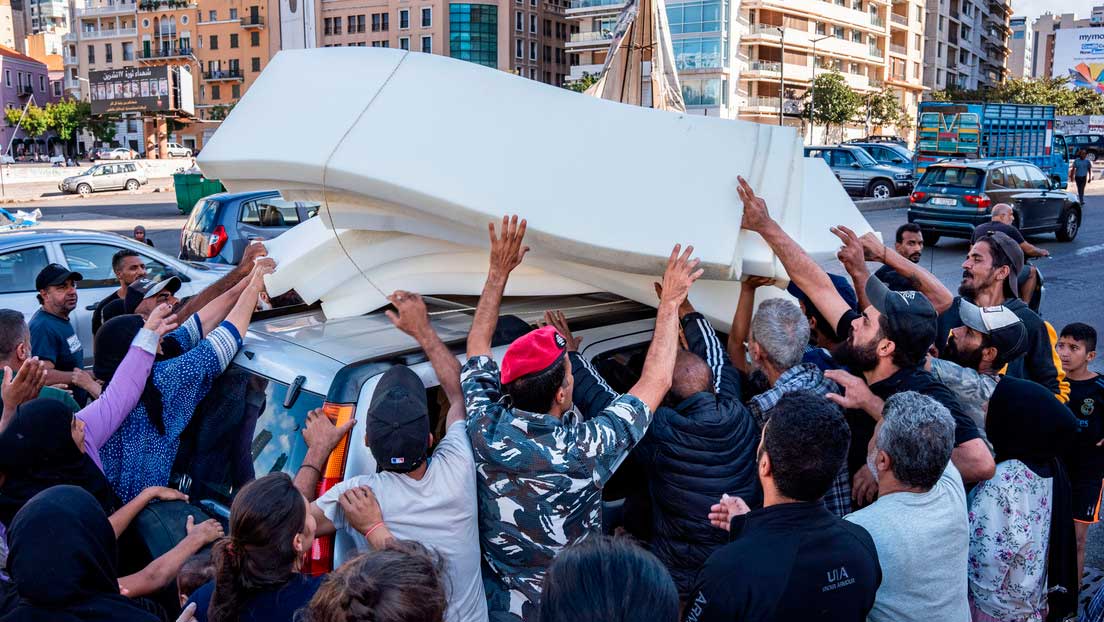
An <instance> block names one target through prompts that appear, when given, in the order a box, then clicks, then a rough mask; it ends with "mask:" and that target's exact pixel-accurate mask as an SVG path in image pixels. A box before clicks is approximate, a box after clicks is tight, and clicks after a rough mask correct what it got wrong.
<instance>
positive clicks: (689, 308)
mask: <svg viewBox="0 0 1104 622" xmlns="http://www.w3.org/2000/svg"><path fill="white" fill-rule="evenodd" d="M652 287H655V293H656V298H659V299H660V300H663V286H662V285H660V284H659V283H656V282H655V281H652ZM693 312H694V305H693V304H691V302H690V297H689V296H687V297H686V298H683V300H682V304H680V305H679V319H680V320H681V319H682V318H684V317H686V316H687V315H688V314H690V313H693ZM679 333H680V337H681V333H682V328H681V327H680V328H679Z"/></svg>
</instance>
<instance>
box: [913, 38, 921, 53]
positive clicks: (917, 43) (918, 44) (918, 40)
mask: <svg viewBox="0 0 1104 622" xmlns="http://www.w3.org/2000/svg"><path fill="white" fill-rule="evenodd" d="M913 47H915V48H916V49H917V50H919V49H920V35H916V45H914V46H913Z"/></svg>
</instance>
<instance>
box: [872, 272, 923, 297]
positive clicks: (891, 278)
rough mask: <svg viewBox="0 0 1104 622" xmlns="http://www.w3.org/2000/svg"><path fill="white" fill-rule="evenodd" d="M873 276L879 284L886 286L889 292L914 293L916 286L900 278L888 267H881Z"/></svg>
mask: <svg viewBox="0 0 1104 622" xmlns="http://www.w3.org/2000/svg"><path fill="white" fill-rule="evenodd" d="M874 276H875V277H876V278H877V279H878V280H879V281H881V282H883V283H885V284H886V287H888V288H889V289H890V290H892V291H895V292H909V291H915V290H916V286H915V285H913V283H912V281H910V280H908V279H907V278H905V277H903V276H901V275H900V274H898V273H897V271H896V270H894V269H893V268H890V267H889V266H882V267H881V268H878V271H877V272H875V273H874Z"/></svg>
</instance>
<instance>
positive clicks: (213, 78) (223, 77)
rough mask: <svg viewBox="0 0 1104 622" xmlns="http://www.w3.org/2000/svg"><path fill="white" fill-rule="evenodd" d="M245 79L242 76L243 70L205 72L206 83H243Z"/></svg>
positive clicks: (204, 79)
mask: <svg viewBox="0 0 1104 622" xmlns="http://www.w3.org/2000/svg"><path fill="white" fill-rule="evenodd" d="M244 79H245V77H244V76H242V72H241V69H222V70H219V71H204V72H203V81H204V82H241V81H242V80H244Z"/></svg>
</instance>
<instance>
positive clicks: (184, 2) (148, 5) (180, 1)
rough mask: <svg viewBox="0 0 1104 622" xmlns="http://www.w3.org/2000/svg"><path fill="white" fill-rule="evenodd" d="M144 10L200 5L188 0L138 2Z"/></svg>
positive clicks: (191, 7) (185, 7)
mask: <svg viewBox="0 0 1104 622" xmlns="http://www.w3.org/2000/svg"><path fill="white" fill-rule="evenodd" d="M138 8H139V9H140V10H142V11H176V10H180V9H197V8H199V5H198V4H197V3H195V2H188V0H142V1H141V2H139V3H138Z"/></svg>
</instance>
